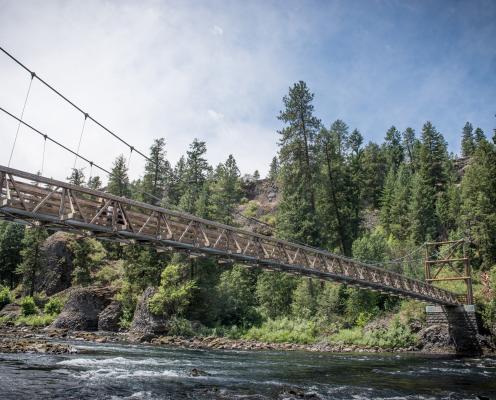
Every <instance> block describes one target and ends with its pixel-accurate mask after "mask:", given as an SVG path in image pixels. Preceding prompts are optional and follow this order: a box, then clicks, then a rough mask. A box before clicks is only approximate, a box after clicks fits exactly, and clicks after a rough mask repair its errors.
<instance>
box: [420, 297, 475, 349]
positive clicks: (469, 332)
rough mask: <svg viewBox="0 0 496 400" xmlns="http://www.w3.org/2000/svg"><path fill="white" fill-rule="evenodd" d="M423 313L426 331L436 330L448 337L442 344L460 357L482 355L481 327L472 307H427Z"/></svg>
mask: <svg viewBox="0 0 496 400" xmlns="http://www.w3.org/2000/svg"><path fill="white" fill-rule="evenodd" d="M425 311H426V321H427V326H428V328H427V329H433V330H434V329H435V328H438V329H439V330H438V332H443V333H445V336H446V335H447V336H448V337H445V338H444V339H445V342H444V343H442V344H444V345H448V347H450V348H452V349H454V350H455V351H456V353H457V354H460V355H480V354H482V348H481V343H480V333H481V328H482V325H481V320H480V317H479V315H478V314H477V312H476V309H475V306H474V305H463V306H427V307H426V309H425ZM439 336H442V335H439ZM438 340H439V338H438ZM441 342H442V340H441ZM442 344H441V345H442Z"/></svg>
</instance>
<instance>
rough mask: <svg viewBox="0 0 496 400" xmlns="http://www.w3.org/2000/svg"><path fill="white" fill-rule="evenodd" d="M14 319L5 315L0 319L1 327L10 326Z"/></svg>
mask: <svg viewBox="0 0 496 400" xmlns="http://www.w3.org/2000/svg"><path fill="white" fill-rule="evenodd" d="M13 319H14V318H13V317H12V316H10V315H4V316H3V317H0V326H5V325H9V324H10V323H11V322H12V320H13Z"/></svg>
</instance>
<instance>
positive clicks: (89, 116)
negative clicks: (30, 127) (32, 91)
mask: <svg viewBox="0 0 496 400" xmlns="http://www.w3.org/2000/svg"><path fill="white" fill-rule="evenodd" d="M0 51H2V52H3V53H4V54H5V55H7V56H8V57H9V58H10V59H11V60H12V61H14V62H15V63H16V64H17V65H19V66H20V67H21V68H23V69H24V70H26V71H27V72H29V73H30V74H31V77H32V79H33V78H36V79H37V80H38V81H39V82H41V83H42V84H43V85H45V86H46V87H47V88H48V89H50V90H51V91H52V92H54V93H55V94H57V95H58V96H59V97H60V98H61V99H63V100H64V101H66V102H67V103H68V104H70V105H71V106H72V107H74V108H75V109H76V110H77V111H79V112H80V113H82V114H83V115H85V116H87V118H88V119H90V120H91V121H93V122H94V123H95V124H97V125H98V126H99V127H100V128H102V129H103V130H105V131H107V132H108V133H109V134H111V135H112V136H113V137H114V138H116V139H117V140H119V141H120V142H121V143H123V144H124V145H126V146H127V147H128V148H130V149H131V148H132V149H133V151H135V152H136V153H138V154H139V155H140V156H142V157H143V158H145V159H146V160H147V161H149V162H151V163H152V164H154V161H153V160H152V159H151V158H150V157H148V156H147V155H145V154H144V153H143V152H141V151H140V150H138V149H136V147H134V146H132V145H131V144H129V143H128V142H127V141H125V140H124V139H122V138H121V137H120V136H119V135H117V134H116V133H114V132H113V131H111V130H110V129H109V128H107V127H106V126H105V125H103V124H102V123H100V122H99V121H98V120H96V119H95V118H93V117H92V116H91V115H89V114H88V113H86V112H85V111H83V109H81V107H79V106H77V105H76V104H75V103H74V102H72V101H71V100H69V99H68V98H67V97H66V96H64V95H63V94H62V93H61V92H59V91H58V90H57V89H55V88H54V87H53V86H52V85H50V84H49V83H48V82H46V81H45V80H43V79H42V78H41V77H39V76H38V75H37V74H35V73H34V72H33V71H31V70H30V69H29V68H28V67H26V66H25V65H24V64H23V63H22V62H21V61H19V60H18V59H17V58H15V57H14V56H13V55H12V54H10V53H9V52H8V51H7V50H5V49H4V48H3V47H1V46H0Z"/></svg>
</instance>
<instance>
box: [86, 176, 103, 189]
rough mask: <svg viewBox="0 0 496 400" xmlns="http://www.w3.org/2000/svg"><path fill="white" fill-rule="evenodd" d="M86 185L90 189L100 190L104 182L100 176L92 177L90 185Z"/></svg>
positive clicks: (89, 180) (89, 181)
mask: <svg viewBox="0 0 496 400" xmlns="http://www.w3.org/2000/svg"><path fill="white" fill-rule="evenodd" d="M86 185H87V187H88V189H93V190H99V189H101V187H102V180H101V179H100V177H99V176H98V175H96V176H92V177H90V178H89V179H88V183H87V184H86Z"/></svg>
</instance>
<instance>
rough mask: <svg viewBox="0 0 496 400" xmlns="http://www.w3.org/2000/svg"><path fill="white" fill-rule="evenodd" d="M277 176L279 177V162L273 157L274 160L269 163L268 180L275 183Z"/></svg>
mask: <svg viewBox="0 0 496 400" xmlns="http://www.w3.org/2000/svg"><path fill="white" fill-rule="evenodd" d="M278 175H279V160H278V159H277V156H274V158H273V159H272V161H271V162H270V168H269V179H270V180H271V181H272V182H276V181H277V176H278Z"/></svg>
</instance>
